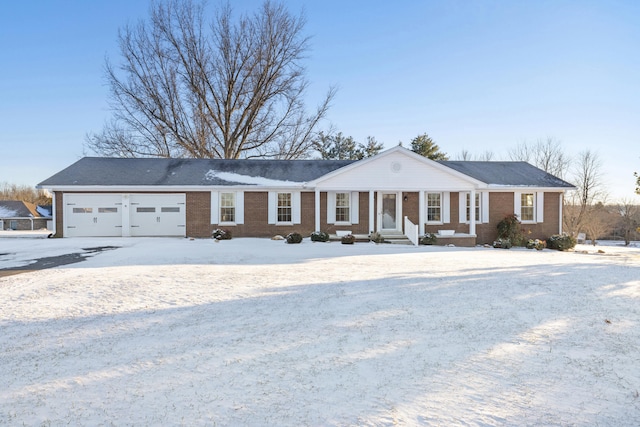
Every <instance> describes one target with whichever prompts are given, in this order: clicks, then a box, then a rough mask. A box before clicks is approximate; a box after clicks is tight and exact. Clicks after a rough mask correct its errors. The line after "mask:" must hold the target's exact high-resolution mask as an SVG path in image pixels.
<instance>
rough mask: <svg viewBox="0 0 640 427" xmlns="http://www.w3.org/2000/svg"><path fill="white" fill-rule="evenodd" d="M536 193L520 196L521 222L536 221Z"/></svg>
mask: <svg viewBox="0 0 640 427" xmlns="http://www.w3.org/2000/svg"><path fill="white" fill-rule="evenodd" d="M535 200H536V195H535V193H521V194H520V221H535Z"/></svg>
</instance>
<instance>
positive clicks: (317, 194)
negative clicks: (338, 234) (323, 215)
mask: <svg viewBox="0 0 640 427" xmlns="http://www.w3.org/2000/svg"><path fill="white" fill-rule="evenodd" d="M314 204H315V209H314V211H315V214H316V218H315V225H316V229H315V231H321V230H320V190H318V189H317V188H316V190H315V203H314Z"/></svg>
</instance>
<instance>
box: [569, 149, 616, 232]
mask: <svg viewBox="0 0 640 427" xmlns="http://www.w3.org/2000/svg"><path fill="white" fill-rule="evenodd" d="M572 182H573V184H574V185H575V186H576V190H575V191H571V192H569V193H567V196H566V198H565V204H566V205H565V212H564V213H565V214H564V215H563V216H564V219H563V221H564V229H565V230H566V231H567V232H569V233H571V234H573V235H575V234H577V233H579V232H580V231H581V227H582V226H584V225H585V221H586V220H587V215H588V214H589V211H590V209H591V208H592V207H593V206H594V205H595V203H596V202H602V203H604V202H606V199H607V193H606V191H605V189H604V182H603V176H602V161H601V160H600V157H599V156H598V154H597V153H595V152H593V151H591V150H585V151H582V152H580V153H579V154H578V156H577V158H576V162H575V164H574V169H573V175H572Z"/></svg>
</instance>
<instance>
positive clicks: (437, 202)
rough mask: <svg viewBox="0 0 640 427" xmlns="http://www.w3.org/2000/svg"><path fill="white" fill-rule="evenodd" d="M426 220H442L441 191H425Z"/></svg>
mask: <svg viewBox="0 0 640 427" xmlns="http://www.w3.org/2000/svg"><path fill="white" fill-rule="evenodd" d="M427 222H442V193H427Z"/></svg>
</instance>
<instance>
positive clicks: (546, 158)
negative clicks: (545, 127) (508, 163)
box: [508, 137, 570, 178]
mask: <svg viewBox="0 0 640 427" xmlns="http://www.w3.org/2000/svg"><path fill="white" fill-rule="evenodd" d="M508 154H509V158H510V159H511V160H518V161H523V162H529V163H531V164H533V165H534V166H536V167H538V168H540V169H542V170H543V171H545V172H548V173H550V174H551V175H554V176H557V177H558V178H564V176H565V172H566V170H567V169H568V167H569V164H570V159H569V157H568V156H567V155H566V154H565V153H564V151H563V150H562V146H561V143H560V141H558V140H556V139H555V138H552V137H547V138H546V139H538V140H537V141H536V142H535V143H534V144H530V143H527V142H526V141H525V142H522V143H521V144H518V145H517V146H516V147H515V148H514V149H511V150H509V153H508Z"/></svg>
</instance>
